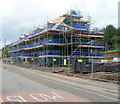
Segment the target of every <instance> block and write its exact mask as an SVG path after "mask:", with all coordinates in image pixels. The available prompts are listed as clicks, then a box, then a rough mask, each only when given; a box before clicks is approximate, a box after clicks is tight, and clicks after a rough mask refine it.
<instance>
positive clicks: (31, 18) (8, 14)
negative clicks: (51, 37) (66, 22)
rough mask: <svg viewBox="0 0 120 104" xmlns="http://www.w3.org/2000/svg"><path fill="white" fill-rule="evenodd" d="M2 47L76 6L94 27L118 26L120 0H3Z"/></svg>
mask: <svg viewBox="0 0 120 104" xmlns="http://www.w3.org/2000/svg"><path fill="white" fill-rule="evenodd" d="M0 2H1V3H0V30H1V31H0V34H1V38H0V48H2V47H3V46H4V43H5V39H6V44H10V43H11V42H14V41H15V40H17V39H18V38H19V36H20V35H21V34H26V33H27V32H30V31H32V30H34V29H35V28H37V27H38V26H43V25H45V24H46V22H47V21H49V20H53V19H55V18H57V17H59V16H61V15H62V14H64V13H66V12H67V11H69V10H71V9H74V10H77V11H80V13H81V14H82V15H83V16H84V17H85V18H87V16H88V15H90V16H91V21H92V22H91V23H92V25H91V26H92V27H98V28H103V27H105V26H107V25H109V24H112V25H114V26H115V27H116V28H117V27H118V2H119V0H0Z"/></svg>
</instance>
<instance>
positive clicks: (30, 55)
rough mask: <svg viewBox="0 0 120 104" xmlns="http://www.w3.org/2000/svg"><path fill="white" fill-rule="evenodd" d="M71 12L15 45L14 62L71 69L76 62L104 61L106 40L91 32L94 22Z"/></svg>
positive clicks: (11, 55) (11, 53)
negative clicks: (103, 41) (104, 41)
mask: <svg viewBox="0 0 120 104" xmlns="http://www.w3.org/2000/svg"><path fill="white" fill-rule="evenodd" d="M82 18H83V16H81V14H80V12H76V11H74V10H71V11H70V12H68V13H66V14H64V15H62V16H60V17H59V18H57V19H55V20H53V21H52V23H49V22H48V21H47V25H45V26H44V27H42V28H37V29H36V30H34V31H32V32H31V33H30V34H29V35H28V36H25V37H24V38H23V39H21V40H19V41H16V42H15V43H11V44H10V45H11V50H10V57H11V59H12V61H13V62H14V61H15V62H23V63H33V64H39V66H41V67H71V62H72V60H76V59H77V60H78V61H79V60H85V61H86V60H87V61H89V60H90V59H91V58H92V59H101V58H104V57H103V54H102V53H100V52H101V51H104V49H105V45H104V43H102V42H101V41H102V40H103V39H104V36H102V35H100V34H99V32H98V33H91V32H90V21H91V20H90V18H89V19H88V20H83V19H82Z"/></svg>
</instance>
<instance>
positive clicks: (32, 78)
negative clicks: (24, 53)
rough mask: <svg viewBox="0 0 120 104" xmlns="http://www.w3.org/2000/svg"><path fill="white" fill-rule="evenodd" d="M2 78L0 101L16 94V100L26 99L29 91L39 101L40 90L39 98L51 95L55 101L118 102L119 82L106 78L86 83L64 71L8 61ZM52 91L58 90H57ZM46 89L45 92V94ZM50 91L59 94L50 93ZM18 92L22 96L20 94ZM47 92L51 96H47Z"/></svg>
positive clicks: (2, 69)
mask: <svg viewBox="0 0 120 104" xmlns="http://www.w3.org/2000/svg"><path fill="white" fill-rule="evenodd" d="M57 76H59V77H57ZM66 78H67V79H66ZM0 79H1V80H0V85H2V86H1V88H0V94H1V96H2V97H1V98H0V100H1V101H4V100H6V99H5V98H7V100H8V99H9V101H10V100H11V99H12V100H15V97H16V99H17V97H18V98H19V99H17V101H27V100H26V99H27V98H28V97H27V94H30V92H32V93H34V96H33V95H31V96H32V98H34V99H36V101H37V100H38V101H39V99H37V98H38V95H37V93H38V92H39V93H41V94H42V95H40V96H41V97H42V98H41V99H42V100H40V101H48V98H49V99H51V100H49V101H53V100H55V101H56V102H57V101H58V102H61V101H62V102H65V101H66V102H70V101H72V102H74V101H76V102H77V101H80V100H81V102H82V101H83V102H118V90H117V89H118V86H117V85H116V84H111V83H106V82H104V83H100V82H97V81H92V83H94V85H93V84H91V85H90V81H88V82H89V84H88V85H87V84H86V83H87V81H84V80H82V79H74V78H72V77H66V76H63V75H62V76H60V75H57V74H53V73H52V74H50V73H47V72H40V71H36V70H32V69H26V68H21V67H17V66H12V65H5V64H3V65H2V68H1V69H0ZM71 79H72V80H71ZM76 80H81V81H76ZM83 82H85V83H83ZM95 84H96V85H95ZM99 85H100V86H99ZM104 85H105V86H104ZM101 86H103V87H101ZM51 91H54V92H55V91H56V93H53V92H51ZM44 92H45V94H46V95H45V94H43V93H44ZM50 93H51V94H54V95H56V96H57V97H56V98H55V97H53V98H51V97H49V96H50V95H49V94H50ZM15 94H17V95H15ZM18 94H19V95H21V96H18ZM35 94H36V95H35ZM47 94H48V95H49V96H47ZM57 94H58V95H57ZM13 95H14V96H13ZM24 95H26V96H24ZM43 95H44V96H43ZM59 95H60V96H59ZM8 96H9V98H8ZM13 97H14V98H13ZM21 97H22V98H21ZM45 97H47V98H45ZM63 97H64V100H63ZM43 98H44V99H43ZM57 98H58V100H57ZM29 99H30V98H29ZM60 99H61V100H60ZM12 100H11V101H12Z"/></svg>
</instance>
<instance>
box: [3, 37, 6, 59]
mask: <svg viewBox="0 0 120 104" xmlns="http://www.w3.org/2000/svg"><path fill="white" fill-rule="evenodd" d="M5 45H6V38H5V40H4V51H3V52H4V53H3V58H5Z"/></svg>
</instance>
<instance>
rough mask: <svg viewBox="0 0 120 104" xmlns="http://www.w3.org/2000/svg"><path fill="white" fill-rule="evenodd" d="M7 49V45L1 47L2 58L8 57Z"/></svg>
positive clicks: (8, 47)
mask: <svg viewBox="0 0 120 104" xmlns="http://www.w3.org/2000/svg"><path fill="white" fill-rule="evenodd" d="M9 50H10V46H9V45H6V46H5V47H3V48H2V58H6V57H9Z"/></svg>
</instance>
